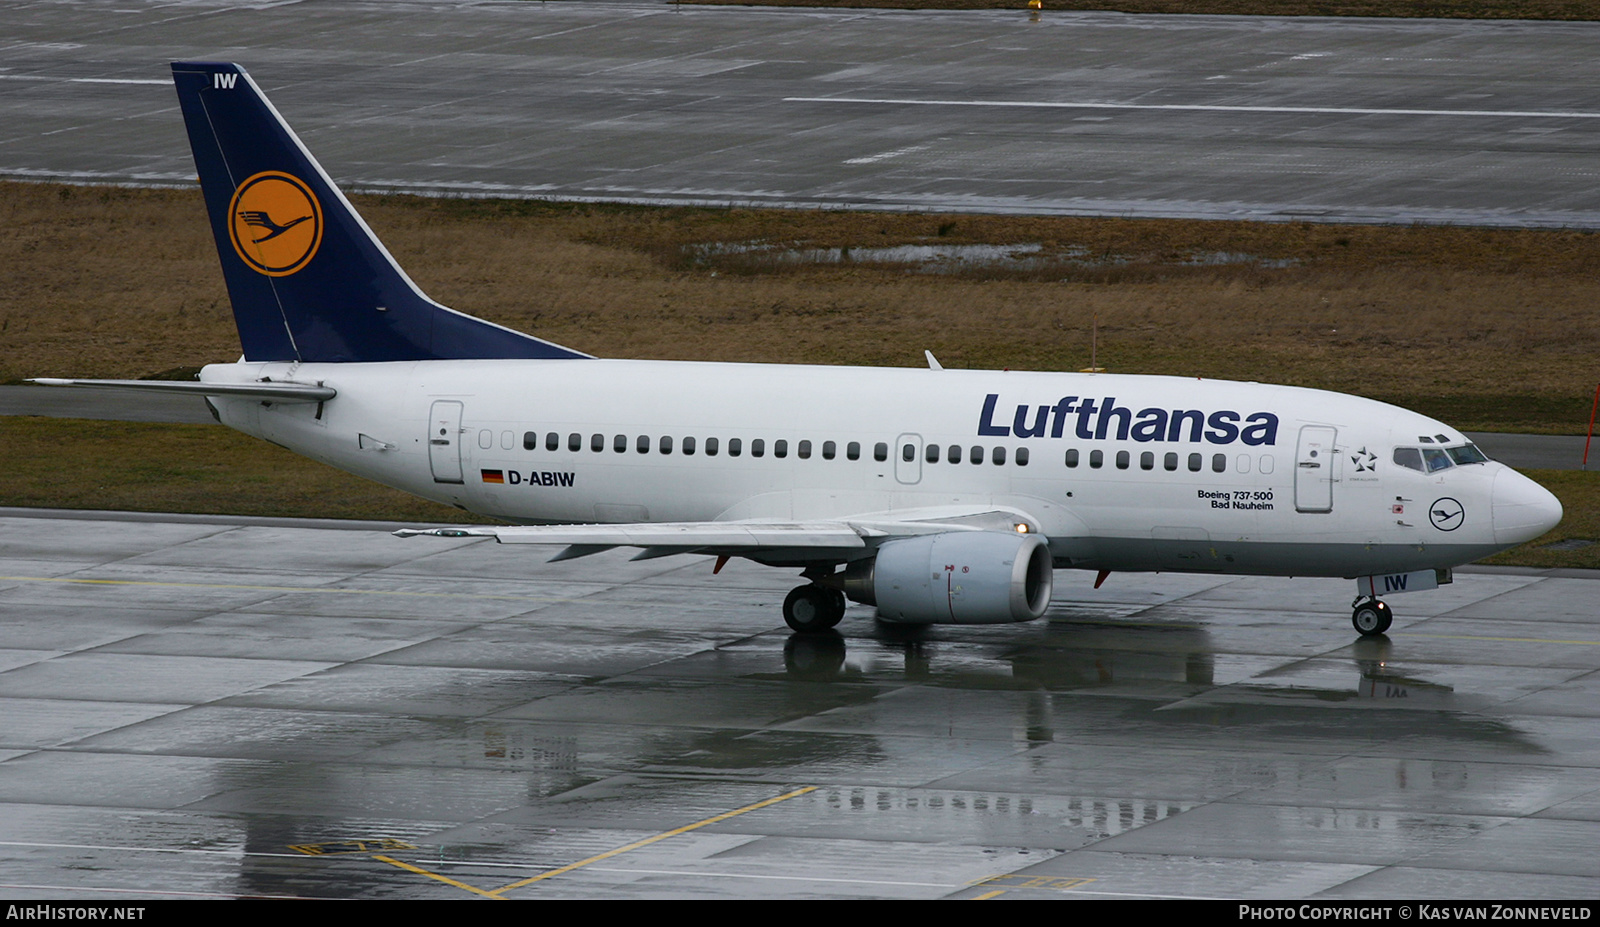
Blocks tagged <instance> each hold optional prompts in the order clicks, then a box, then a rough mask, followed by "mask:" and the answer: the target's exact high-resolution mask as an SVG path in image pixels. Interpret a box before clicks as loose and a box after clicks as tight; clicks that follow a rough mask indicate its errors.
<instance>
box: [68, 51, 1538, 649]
mask: <svg viewBox="0 0 1600 927" xmlns="http://www.w3.org/2000/svg"><path fill="white" fill-rule="evenodd" d="M173 77H174V80H175V82H176V84H177V90H178V98H179V100H180V101H181V103H182V108H183V114H184V119H185V122H186V124H187V126H188V131H189V139H190V143H191V145H192V146H193V149H194V157H195V164H196V166H197V167H198V169H199V173H200V180H201V186H202V188H203V190H204V193H205V199H206V206H207V209H208V211H209V214H210V218H211V225H212V231H213V233H214V235H215V238H216V243H217V252H218V254H219V256H220V257H221V260H222V267H223V275H224V277H225V278H226V280H227V284H228V292H229V295H230V297H231V299H232V303H233V310H234V317H235V320H236V322H237V324H238V328H239V337H240V341H241V342H242V344H243V348H244V356H243V358H242V359H241V360H240V361H239V362H238V363H232V364H214V365H211V366H208V367H206V368H205V369H204V370H203V371H202V372H201V375H200V381H199V382H148V381H87V380H48V381H40V382H50V383H56V384H63V385H83V386H116V387H126V388H138V389H157V390H170V391H180V392H190V393H197V394H200V395H203V396H205V397H206V401H207V403H208V404H209V405H210V406H211V408H212V410H213V411H214V412H215V414H216V416H217V417H218V419H219V420H220V421H222V422H223V423H224V424H227V425H229V426H231V427H233V428H236V429H238V430H240V431H243V432H245V433H246V434H250V435H254V436H256V437H259V438H264V439H266V440H268V441H271V442H273V443H275V444H279V445H282V446H284V447H287V448H289V449H291V450H293V451H296V452H298V453H301V454H304V455H306V456H309V457H312V458H314V459H316V460H320V461H322V462H324V463H327V464H329V465H331V466H334V467H338V468H340V469H343V470H347V471H349V472H351V473H356V474H359V475H361V476H364V477H367V478H369V479H373V480H377V481H378V482H381V483H385V484H387V485H390V486H393V487H396V488H398V489H402V490H405V491H407V492H411V493H415V494H417V495H419V496H424V497H427V498H429V499H434V500H437V501H439V502H444V503H448V504H451V505H456V506H459V507H461V508H463V509H467V510H469V511H472V512H478V513H482V514H485V515H490V516H494V517H496V518H499V519H503V520H505V521H507V522H511V523H512V524H513V526H507V527H462V528H432V529H416V530H406V531H401V532H397V533H399V534H401V535H402V536H411V535H440V536H447V537H459V536H486V537H493V538H495V539H497V540H498V541H500V542H502V543H511V544H558V545H564V546H563V549H562V550H561V552H560V553H558V554H557V555H556V558H555V559H570V558H573V557H581V556H585V555H588V554H592V553H596V552H599V551H603V550H608V549H611V548H615V547H636V548H640V549H641V550H640V552H639V554H638V557H639V558H648V557H658V556H666V555H670V554H679V553H704V554H711V555H714V556H717V557H719V558H724V559H725V558H728V557H746V558H749V559H751V560H754V561H757V562H760V563H764V564H769V565H772V566H777V567H787V568H791V569H798V570H800V572H801V576H802V577H804V578H805V580H806V581H807V582H806V583H805V584H804V585H802V586H799V587H798V588H796V589H795V590H794V591H793V592H791V593H790V595H789V597H788V600H787V601H786V602H785V604H784V617H785V619H786V620H787V621H788V623H789V624H790V625H791V626H792V627H794V628H795V629H797V630H800V631H817V630H823V629H826V628H830V627H832V626H833V625H834V624H836V623H837V622H838V621H839V620H840V618H841V617H842V616H843V615H844V612H845V608H846V603H847V599H849V600H854V601H856V602H861V603H864V604H868V605H873V606H875V607H876V609H877V615H878V617H879V618H881V619H884V620H888V621H898V622H911V623H933V622H956V623H989V622H1008V621H1025V620H1029V619H1033V618H1038V617H1039V616H1041V615H1042V614H1044V611H1045V609H1046V607H1047V606H1048V604H1049V601H1050V593H1051V589H1052V575H1053V574H1052V570H1053V569H1058V568H1075V569H1087V570H1096V571H1099V574H1100V575H1099V579H1097V580H1096V584H1097V585H1098V584H1099V582H1100V581H1102V580H1104V578H1105V576H1106V575H1107V574H1109V573H1110V572H1113V571H1152V570H1175V571H1188V572H1213V573H1241V574H1271V575H1293V576H1344V577H1351V578H1354V579H1356V580H1357V589H1358V598H1357V601H1356V605H1355V608H1354V614H1353V622H1354V624H1355V626H1356V628H1357V630H1358V631H1360V632H1361V633H1363V634H1381V633H1383V632H1384V631H1385V630H1386V629H1387V628H1388V627H1389V624H1390V621H1391V615H1390V611H1389V608H1388V606H1386V605H1385V604H1384V603H1383V602H1382V601H1381V599H1380V597H1381V596H1382V595H1386V594H1394V593H1399V592H1410V591H1415V590H1418V589H1424V588H1434V587H1435V586H1437V585H1438V583H1440V582H1448V580H1449V574H1450V570H1451V568H1452V567H1454V566H1457V565H1459V564H1462V563H1467V562H1469V561H1472V560H1476V559H1478V558H1481V557H1484V556H1487V555H1489V554H1492V553H1494V552H1496V551H1500V550H1504V549H1506V548H1508V547H1511V546H1514V545H1516V544H1521V543H1523V542H1525V541H1528V540H1531V539H1533V538H1535V537H1538V536H1539V535H1541V534H1543V533H1544V532H1546V531H1548V530H1549V529H1550V528H1552V527H1554V526H1555V525H1556V524H1557V522H1559V521H1560V519H1561V505H1560V503H1559V502H1558V501H1557V500H1556V499H1555V497H1554V496H1552V495H1551V494H1550V493H1549V492H1547V491H1545V490H1544V489H1543V488H1542V487H1540V486H1539V485H1537V484H1536V483H1534V482H1532V481H1530V480H1528V479H1526V478H1525V477H1523V476H1521V475H1519V474H1517V473H1516V472H1514V471H1512V470H1511V469H1510V468H1508V467H1505V466H1503V465H1501V464H1499V463H1495V462H1494V461H1491V460H1488V459H1487V458H1486V457H1484V455H1483V454H1482V453H1480V452H1479V451H1478V449H1477V448H1476V447H1474V446H1473V445H1472V444H1471V443H1470V442H1468V441H1467V440H1466V439H1465V438H1464V437H1463V436H1462V434H1461V433H1460V432H1459V431H1457V430H1456V429H1454V428H1451V427H1450V426H1448V425H1445V424H1443V423H1442V422H1438V421H1435V420H1433V419H1430V418H1428V417H1426V416H1423V415H1418V414H1416V413H1414V412H1408V411H1406V410H1405V409H1401V408H1397V407H1395V406H1391V405H1386V404H1383V403H1379V402H1373V401H1371V400H1367V399H1361V398H1358V397H1354V396H1347V395H1341V394H1337V393H1330V392H1323V391H1318V390H1309V389H1296V388H1293V387H1286V386H1267V385H1261V384H1256V383H1234V382H1226V381H1212V380H1196V379H1185V378H1176V377H1152V376H1119V375H1107V374H1075V373H1026V372H1012V371H1006V372H998V371H958V370H944V369H941V368H939V367H938V366H937V364H936V363H932V362H931V358H930V369H926V370H922V369H882V368H857V367H822V366H778V365H757V364H711V363H676V362H658V361H628V360H605V359H599V358H594V357H590V356H589V355H586V354H584V353H582V352H579V351H575V350H572V349H570V348H565V347H562V346H560V345H556V344H552V343H550V342H547V341H543V340H540V339H538V338H534V337H531V336H529V335H524V334H522V333H520V332H515V331H512V330H510V329H507V328H503V327H501V326H498V325H494V324H491V323H488V322H485V321H483V320H480V319H476V318H473V317H471V316H467V315H464V314H462V313H458V312H455V311H453V310H450V309H447V308H445V307H443V306H441V305H439V304H437V303H435V302H433V301H432V300H430V299H429V298H428V297H427V296H426V295H424V294H423V293H422V292H421V291H420V290H419V289H418V288H417V287H416V285H415V284H414V283H412V281H411V280H410V278H409V277H407V276H406V274H405V272H404V271H402V270H401V269H400V268H399V266H398V265H396V263H395V262H394V259H393V258H392V257H391V256H390V255H389V253H388V252H387V251H386V250H385V249H384V247H383V245H382V244H381V243H380V242H379V241H378V240H377V238H376V237H375V236H374V235H373V234H372V231H371V230H370V229H369V228H368V227H367V225H366V224H365V223H364V222H363V221H362V220H361V218H360V216H358V215H357V214H356V212H355V210H354V209H353V208H352V207H351V205H350V203H349V202H348V201H347V200H346V199H345V198H344V196H343V195H342V194H341V193H340V192H339V190H338V188H337V187H335V186H334V184H333V182H332V181H331V180H330V179H329V178H328V176H327V174H326V173H324V171H323V170H322V168H321V166H320V165H318V164H317V162H316V160H315V159H313V158H312V157H311V155H310V153H309V152H308V151H306V149H305V147H304V146H303V145H301V143H300V140H299V139H298V138H297V137H296V136H295V135H294V133H293V132H292V131H291V130H290V129H289V127H288V125H287V124H286V123H285V122H284V120H283V119H282V117H281V116H280V115H279V114H278V112H277V111H276V110H275V109H273V107H272V105H271V104H270V103H269V102H268V101H267V99H266V97H265V96H264V95H263V94H262V92H261V90H260V88H259V87H257V86H256V84H255V82H254V81H252V80H251V79H250V76H249V75H248V74H247V73H245V71H244V70H243V69H242V68H240V67H238V66H237V65H234V64H222V63H177V64H174V65H173ZM720 567H721V562H720V561H719V563H718V568H719V569H720Z"/></svg>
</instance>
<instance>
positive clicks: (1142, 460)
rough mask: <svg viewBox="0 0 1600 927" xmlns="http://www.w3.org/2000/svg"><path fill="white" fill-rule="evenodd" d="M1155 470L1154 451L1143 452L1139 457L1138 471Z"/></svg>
mask: <svg viewBox="0 0 1600 927" xmlns="http://www.w3.org/2000/svg"><path fill="white" fill-rule="evenodd" d="M1155 468H1156V455H1155V452H1154V451H1145V452H1144V453H1143V454H1140V455H1139V469H1140V470H1154V469H1155Z"/></svg>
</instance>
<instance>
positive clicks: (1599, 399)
mask: <svg viewBox="0 0 1600 927" xmlns="http://www.w3.org/2000/svg"><path fill="white" fill-rule="evenodd" d="M1596 409H1600V383H1596V384H1595V387H1594V405H1592V406H1590V407H1589V437H1587V438H1584V439H1583V469H1585V470H1587V469H1589V442H1590V441H1593V440H1594V412H1595V410H1596Z"/></svg>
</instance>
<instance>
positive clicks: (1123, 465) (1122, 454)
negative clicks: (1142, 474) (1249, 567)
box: [1117, 451, 1132, 470]
mask: <svg viewBox="0 0 1600 927" xmlns="http://www.w3.org/2000/svg"><path fill="white" fill-rule="evenodd" d="M1131 459H1132V455H1130V454H1129V453H1128V452H1127V451H1117V469H1118V470H1126V469H1128V463H1129V461H1130V460H1131Z"/></svg>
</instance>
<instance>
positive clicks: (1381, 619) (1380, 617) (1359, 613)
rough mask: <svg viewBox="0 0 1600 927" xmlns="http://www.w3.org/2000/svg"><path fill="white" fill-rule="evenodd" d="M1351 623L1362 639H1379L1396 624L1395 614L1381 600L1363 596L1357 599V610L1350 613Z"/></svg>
mask: <svg viewBox="0 0 1600 927" xmlns="http://www.w3.org/2000/svg"><path fill="white" fill-rule="evenodd" d="M1350 623H1351V624H1352V625H1354V626H1355V629H1356V633H1358V634H1360V635H1361V636H1362V637H1377V636H1378V635H1380V634H1382V633H1384V632H1385V631H1387V630H1389V625H1391V624H1393V623H1394V612H1392V611H1390V610H1389V606H1387V605H1385V604H1383V603H1382V602H1380V601H1379V600H1377V599H1374V598H1369V597H1365V596H1363V597H1361V598H1358V599H1356V605H1355V610H1354V611H1353V612H1351V613H1350Z"/></svg>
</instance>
